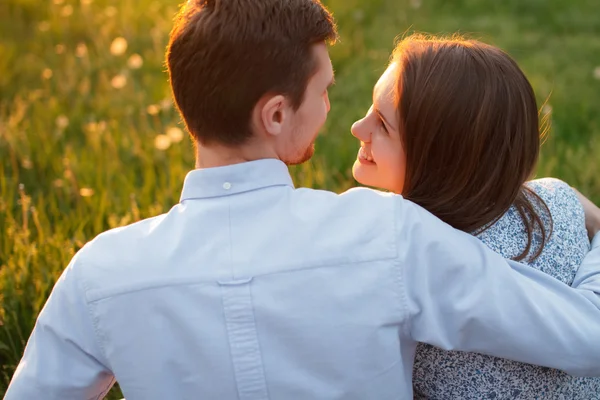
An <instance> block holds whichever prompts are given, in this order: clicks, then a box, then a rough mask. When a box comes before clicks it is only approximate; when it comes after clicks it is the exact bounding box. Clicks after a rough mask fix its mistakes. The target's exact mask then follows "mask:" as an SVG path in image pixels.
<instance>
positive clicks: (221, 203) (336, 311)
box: [6, 160, 600, 400]
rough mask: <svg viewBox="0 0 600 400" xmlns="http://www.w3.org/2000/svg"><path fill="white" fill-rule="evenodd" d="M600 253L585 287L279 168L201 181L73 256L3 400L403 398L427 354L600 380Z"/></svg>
mask: <svg viewBox="0 0 600 400" xmlns="http://www.w3.org/2000/svg"><path fill="white" fill-rule="evenodd" d="M591 254H592V256H593V257H596V258H595V259H594V258H592V259H590V260H589V262H587V264H586V262H585V261H584V264H582V267H581V268H580V271H583V275H582V276H581V277H576V281H578V282H579V283H578V286H579V288H580V289H581V290H575V289H571V288H568V287H567V286H565V285H563V284H562V283H561V282H559V281H556V280H554V279H552V278H551V277H549V276H548V275H546V274H543V273H541V272H539V271H535V270H532V269H531V268H528V267H525V266H522V265H520V264H516V263H511V264H510V267H509V264H508V263H507V262H506V261H505V260H504V259H502V258H501V257H500V256H499V255H498V254H496V253H494V252H492V251H490V250H489V249H487V248H486V247H485V246H484V245H483V244H481V242H480V241H479V240H477V239H476V238H474V237H472V236H470V235H468V234H465V233H461V232H458V231H455V230H453V229H452V228H450V227H449V226H448V225H446V224H444V223H442V222H441V221H439V220H438V219H436V218H435V217H433V216H432V215H430V214H428V213H427V212H426V211H424V210H423V209H421V208H420V207H418V206H416V205H414V204H412V203H410V202H408V201H405V200H403V199H402V198H401V197H399V196H393V195H388V194H383V193H379V192H375V191H371V190H367V189H355V190H351V191H350V192H347V193H345V194H343V195H339V196H338V195H336V194H333V193H328V192H319V191H313V190H307V189H294V188H293V186H292V184H291V178H290V176H289V173H288V171H287V167H286V166H285V165H284V164H283V163H281V162H280V161H276V160H260V161H254V162H250V163H244V164H238V165H233V166H228V167H223V168H209V169H205V170H196V171H193V172H192V173H190V174H189V175H188V177H187V178H186V182H185V185H184V190H183V195H182V201H181V204H179V205H177V206H175V207H174V208H173V209H172V210H171V211H170V212H169V213H167V214H165V215H162V216H159V217H156V218H153V219H149V220H146V221H142V222H139V223H137V224H134V225H131V226H128V227H125V228H120V229H116V230H113V231H110V232H107V233H105V234H102V235H100V236H99V237H97V238H96V239H95V240H93V241H92V242H90V243H89V244H88V245H86V246H85V248H83V249H82V250H81V251H80V252H79V253H78V254H77V255H76V256H75V257H74V258H73V260H72V262H71V264H70V265H69V267H67V269H66V270H65V272H64V273H63V274H62V276H61V278H60V279H59V281H58V282H57V284H56V286H55V288H54V290H53V292H52V295H51V296H50V298H49V299H48V302H47V303H46V305H45V307H44V309H43V310H42V312H41V313H40V316H39V317H38V321H37V323H36V327H35V328H34V331H33V333H32V335H31V337H30V339H29V342H28V344H27V348H26V350H25V354H24V356H23V359H22V361H21V363H20V364H19V367H18V368H17V370H16V372H15V375H14V377H13V380H12V382H11V385H10V386H9V389H8V391H7V394H6V399H7V400H13V399H15V400H22V399H37V398H44V399H57V400H58V399H61V400H62V399H64V398H73V399H79V398H86V399H89V398H102V396H103V395H104V394H105V393H106V392H107V391H108V390H109V389H110V387H111V386H112V384H113V383H114V380H115V379H116V380H118V381H119V384H120V385H121V388H122V389H123V392H124V394H125V396H126V397H127V399H128V400H136V399H144V400H152V399H165V398H168V399H196V398H206V399H223V400H227V399H241V400H259V399H261V400H262V399H387V398H390V399H392V398H393V399H398V398H403V399H404V398H411V396H412V385H411V373H412V365H413V358H414V352H415V347H416V343H417V341H423V342H426V343H430V344H433V345H436V346H439V347H441V348H444V349H447V350H451V349H456V350H463V351H475V352H481V353H486V354H492V355H496V356H503V357H506V358H510V359H514V360H518V361H522V362H530V363H536V364H540V365H545V366H549V367H554V368H560V369H563V370H566V371H568V372H570V373H574V374H582V375H600V364H599V363H598V359H600V344H599V343H598V342H597V340H596V339H597V337H599V336H600V299H599V298H598V296H597V294H598V292H600V286H598V285H600V283H599V282H598V278H599V277H600V274H598V269H599V268H598V267H599V264H600V262H599V260H598V257H597V256H598V249H597V250H592V253H591ZM511 267H512V268H511ZM584 289H587V290H584ZM523 332H528V333H529V334H528V335H523ZM548 349H553V351H552V352H549V351H548Z"/></svg>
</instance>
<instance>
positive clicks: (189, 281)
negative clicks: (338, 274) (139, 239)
mask: <svg viewBox="0 0 600 400" xmlns="http://www.w3.org/2000/svg"><path fill="white" fill-rule="evenodd" d="M397 258H398V256H397V251H396V253H395V254H393V255H389V256H378V257H371V258H367V259H364V260H358V261H345V262H339V261H337V260H336V261H331V262H327V263H322V264H315V265H312V266H310V267H306V268H294V269H292V270H285V271H275V272H267V273H263V274H256V275H253V276H252V277H253V278H260V277H266V276H272V275H278V274H289V273H294V272H298V271H303V270H306V271H308V270H313V269H318V268H340V267H348V266H353V265H357V264H367V263H372V262H379V261H388V260H397ZM95 266H97V265H95ZM218 280H219V279H218V278H216V277H215V278H214V279H210V280H207V279H203V280H199V279H198V280H194V279H193V278H191V277H189V276H187V277H183V278H182V279H181V280H179V281H171V282H164V281H163V282H156V283H155V284H146V285H140V286H139V287H134V288H133V289H131V288H130V289H126V288H123V289H121V290H115V291H113V292H112V293H110V294H103V295H94V292H99V291H102V289H89V288H86V292H85V295H86V299H87V301H88V302H89V303H96V302H98V301H101V300H105V299H108V298H111V297H117V296H122V295H126V294H129V293H134V292H142V291H145V290H153V289H161V288H165V287H169V286H187V285H212V284H218ZM90 292H92V293H90Z"/></svg>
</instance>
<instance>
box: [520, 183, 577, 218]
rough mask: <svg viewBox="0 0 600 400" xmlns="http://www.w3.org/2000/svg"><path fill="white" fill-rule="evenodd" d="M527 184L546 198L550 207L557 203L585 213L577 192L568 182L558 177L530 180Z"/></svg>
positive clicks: (545, 200) (542, 197)
mask: <svg viewBox="0 0 600 400" xmlns="http://www.w3.org/2000/svg"><path fill="white" fill-rule="evenodd" d="M525 186H527V187H528V188H529V189H530V190H532V191H533V192H535V194H537V195H538V196H539V197H540V198H541V199H542V200H544V202H545V203H546V205H547V206H548V207H550V206H553V205H555V204H559V205H560V206H559V207H564V206H569V207H570V208H573V209H574V210H575V211H577V212H580V213H581V214H582V215H583V207H582V206H581V203H580V202H579V199H578V198H577V194H576V193H575V191H574V190H573V189H572V188H571V186H569V184H567V183H566V182H564V181H561V180H560V179H556V178H541V179H536V180H532V181H529V182H527V183H525ZM550 211H551V212H552V210H550Z"/></svg>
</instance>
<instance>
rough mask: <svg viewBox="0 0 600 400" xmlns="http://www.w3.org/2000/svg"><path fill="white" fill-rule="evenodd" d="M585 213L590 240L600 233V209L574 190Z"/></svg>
mask: <svg viewBox="0 0 600 400" xmlns="http://www.w3.org/2000/svg"><path fill="white" fill-rule="evenodd" d="M573 190H574V191H575V193H577V197H579V201H580V202H581V205H582V206H583V211H584V212H585V227H586V229H587V231H588V236H589V237H590V240H592V239H593V238H594V236H596V234H597V233H598V232H600V208H598V206H596V205H595V204H594V203H592V202H591V201H590V200H589V199H588V198H587V197H585V196H584V195H582V194H581V193H580V192H579V191H578V190H577V189H575V188H573Z"/></svg>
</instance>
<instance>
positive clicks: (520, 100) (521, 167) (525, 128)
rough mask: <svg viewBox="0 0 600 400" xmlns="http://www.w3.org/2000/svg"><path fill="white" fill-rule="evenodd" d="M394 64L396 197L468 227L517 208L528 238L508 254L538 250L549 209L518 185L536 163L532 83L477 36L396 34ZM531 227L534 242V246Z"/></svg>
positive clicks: (477, 227)
mask: <svg viewBox="0 0 600 400" xmlns="http://www.w3.org/2000/svg"><path fill="white" fill-rule="evenodd" d="M392 62H397V63H398V65H399V68H398V76H397V82H398V84H397V85H396V86H397V88H396V103H397V104H396V105H397V109H398V112H399V116H400V134H401V136H402V141H403V145H404V150H405V152H406V177H405V186H404V190H403V192H402V194H403V196H404V197H405V198H406V199H408V200H411V201H413V202H415V203H417V204H419V205H421V206H422V207H424V208H425V209H427V210H428V211H430V212H431V213H433V214H434V215H436V216H437V217H439V218H440V219H442V220H443V221H445V222H447V223H448V224H450V225H452V226H453V227H455V228H457V229H460V230H463V231H466V232H470V233H475V234H477V233H480V232H482V231H484V230H485V229H487V228H488V227H490V226H491V225H492V224H494V223H495V222H497V221H498V220H499V219H500V218H501V217H502V216H503V215H504V214H505V213H506V211H508V209H509V208H510V207H511V206H515V207H516V210H517V212H518V213H519V215H520V217H521V219H522V220H523V223H524V224H525V228H526V233H527V237H528V240H527V244H526V246H525V249H524V250H523V252H522V253H521V254H519V255H518V256H516V257H515V258H514V259H515V260H518V261H520V260H524V259H526V258H527V259H529V260H531V261H532V260H534V259H536V258H537V257H539V255H540V254H541V253H542V251H543V248H544V246H545V243H546V241H547V240H548V239H549V237H550V235H551V234H552V216H551V214H550V210H549V209H548V206H547V205H546V204H545V202H544V201H543V200H542V199H541V198H540V197H539V196H538V195H537V194H536V193H535V192H533V191H532V190H530V189H529V188H528V187H527V186H525V185H524V183H525V182H526V181H527V180H528V179H530V177H531V176H532V174H533V172H534V169H535V166H536V164H537V160H538V156H539V148H540V136H541V135H540V126H539V125H540V123H539V118H538V108H537V104H536V100H535V95H534V92H533V89H532V87H531V85H530V83H529V81H528V80H527V78H526V77H525V75H524V74H523V72H522V71H521V70H520V68H519V67H518V66H517V64H516V63H515V62H514V61H513V60H512V59H511V58H510V57H509V56H508V55H507V54H506V53H504V52H503V51H501V50H500V49H498V48H496V47H493V46H489V45H486V44H484V43H481V42H478V41H474V40H464V39H461V38H451V39H440V38H430V37H424V36H420V35H419V36H410V37H408V38H406V39H404V40H402V41H401V42H399V43H398V45H397V47H396V50H395V51H394V56H393V60H392ZM543 214H545V215H546V216H547V218H548V219H549V221H550V226H549V227H546V226H545V225H544V222H543V219H542V215H543ZM537 233H541V244H540V245H539V246H536V248H533V247H534V245H533V238H534V235H536V234H537ZM532 252H533V255H532V254H531V253H532Z"/></svg>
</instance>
